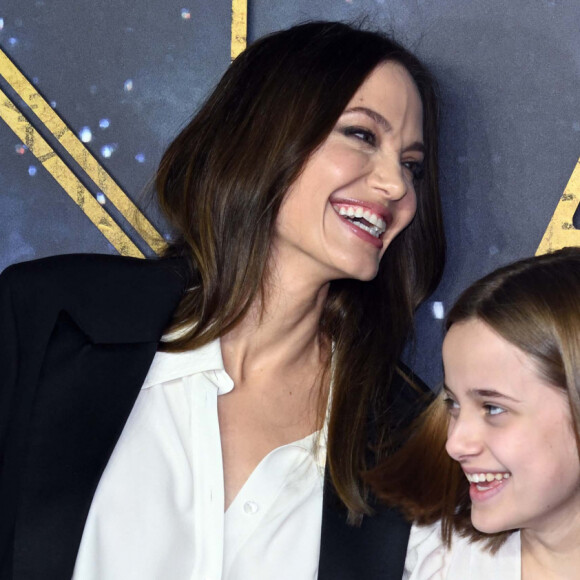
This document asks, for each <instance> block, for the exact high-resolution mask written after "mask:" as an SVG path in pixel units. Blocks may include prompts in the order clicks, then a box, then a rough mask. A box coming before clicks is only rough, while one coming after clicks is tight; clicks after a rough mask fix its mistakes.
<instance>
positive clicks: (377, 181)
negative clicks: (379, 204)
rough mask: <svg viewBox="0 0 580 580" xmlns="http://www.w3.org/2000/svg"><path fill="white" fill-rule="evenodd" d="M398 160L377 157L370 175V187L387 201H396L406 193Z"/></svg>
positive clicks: (405, 185) (403, 176)
mask: <svg viewBox="0 0 580 580" xmlns="http://www.w3.org/2000/svg"><path fill="white" fill-rule="evenodd" d="M403 171H404V170H403V167H402V166H401V164H400V162H399V160H398V159H393V158H391V157H390V156H388V155H385V154H384V155H381V156H380V157H377V159H375V162H374V167H373V171H372V172H371V175H370V185H371V187H373V189H376V190H379V191H380V192H381V194H382V195H384V196H385V197H386V198H387V199H390V200H393V201H397V200H399V199H401V198H403V197H404V196H405V194H406V193H407V188H408V184H407V181H406V179H405V174H404V172H403Z"/></svg>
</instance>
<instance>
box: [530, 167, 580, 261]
mask: <svg viewBox="0 0 580 580" xmlns="http://www.w3.org/2000/svg"><path fill="white" fill-rule="evenodd" d="M578 206H580V159H578V163H576V168H575V169H574V171H573V172H572V175H571V176H570V180H569V181H568V185H566V189H565V190H564V193H563V194H562V197H561V198H560V201H559V202H558V205H557V206H556V210H555V211H554V215H553V216H552V219H551V220H550V223H549V224H548V227H547V228H546V232H545V233H544V237H543V238H542V241H541V242H540V245H539V246H538V249H537V250H536V256H539V255H541V254H547V253H549V252H554V251H556V250H559V249H561V248H566V247H569V246H580V230H577V229H576V228H575V227H574V224H573V223H572V220H573V219H574V213H575V212H576V210H577V209H578Z"/></svg>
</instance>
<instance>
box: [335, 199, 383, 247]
mask: <svg viewBox="0 0 580 580" xmlns="http://www.w3.org/2000/svg"><path fill="white" fill-rule="evenodd" d="M333 207H334V210H335V211H336V212H337V213H338V214H339V215H340V216H341V217H343V218H344V219H346V220H347V221H349V222H350V223H351V224H353V225H354V226H356V227H357V228H360V229H361V230H363V231H365V232H367V233H369V234H370V235H371V236H373V237H374V238H377V239H378V238H380V237H381V236H382V235H383V234H384V233H385V231H386V230H387V222H386V221H385V220H384V219H383V218H382V217H381V216H380V215H378V214H376V213H374V212H372V211H370V210H369V209H363V208H362V207H360V206H353V205H339V206H334V205H333Z"/></svg>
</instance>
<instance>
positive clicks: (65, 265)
mask: <svg viewBox="0 0 580 580" xmlns="http://www.w3.org/2000/svg"><path fill="white" fill-rule="evenodd" d="M181 269H182V268H181V261H180V260H175V259H170V260H164V259H155V260H143V259H140V258H130V257H126V256H115V255H109V254H63V255H59V256H50V257H46V258H39V259H36V260H30V261H28V262H19V263H16V264H12V265H10V266H8V267H7V268H6V269H5V270H4V272H2V274H1V276H2V278H3V279H9V280H10V281H11V282H15V283H18V282H20V281H22V282H36V281H43V282H50V281H53V280H54V281H57V282H62V281H63V280H64V281H67V282H69V283H70V282H72V281H74V280H77V279H78V280H80V281H88V276H89V275H92V276H98V275H105V274H106V275H108V276H110V275H115V274H116V275H120V276H123V275H131V274H135V273H140V272H143V273H145V274H153V273H155V272H164V271H165V272H169V271H174V272H176V273H177V272H179V271H180V270H181ZM95 281H96V280H95V279H94V278H93V279H92V280H91V283H93V284H94V283H95Z"/></svg>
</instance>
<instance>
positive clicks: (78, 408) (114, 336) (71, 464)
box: [13, 262, 183, 580]
mask: <svg viewBox="0 0 580 580" xmlns="http://www.w3.org/2000/svg"><path fill="white" fill-rule="evenodd" d="M142 264H143V266H140V265H139V266H136V267H137V268H138V272H141V273H140V275H138V276H134V275H133V276H131V277H130V278H131V279H132V283H131V284H130V285H127V284H123V283H122V284H120V285H119V284H118V283H117V282H119V279H121V278H123V276H124V275H125V273H122V274H120V275H118V276H115V272H114V271H113V272H112V273H111V268H107V270H106V272H105V273H106V275H107V276H108V278H107V280H106V282H105V283H104V284H103V283H100V284H94V283H93V288H92V289H91V288H82V289H81V290H85V294H84V295H83V296H82V301H81V300H80V298H79V296H78V294H77V293H75V295H74V296H72V297H70V296H69V297H66V296H65V297H64V299H63V300H62V301H61V305H60V309H59V310H60V311H59V313H58V315H57V316H55V318H56V323H54V328H53V329H52V333H51V336H50V339H49V341H48V346H47V347H46V349H45V351H44V352H43V353H42V356H43V358H42V364H41V370H40V375H39V377H38V380H37V381H35V385H34V386H31V385H26V388H27V389H28V390H30V391H34V397H33V402H32V403H31V406H30V419H29V428H28V441H27V448H26V451H25V453H24V457H23V460H22V468H21V476H20V478H19V479H20V502H19V505H18V511H17V519H16V526H15V536H14V558H13V577H14V579H15V580H20V579H26V580H36V579H38V580H41V579H42V580H62V579H63V578H70V577H71V576H72V573H73V569H74V564H75V561H76V554H77V551H78V547H79V544H80V540H81V537H82V532H83V528H84V524H85V520H86V517H87V515H88V511H89V508H90V505H91V501H92V498H93V495H94V492H95V490H96V487H97V485H98V482H99V480H100V477H101V475H102V472H103V470H104V468H105V466H106V464H107V462H108V460H109V457H110V455H111V453H112V451H113V448H114V447H115V444H116V442H117V440H118V438H119V435H120V434H121V431H122V429H123V427H124V425H125V422H126V420H127V418H128V416H129V413H130V412H131V409H132V407H133V404H134V402H135V399H136V397H137V395H138V393H139V391H140V388H141V386H142V384H143V380H144V379H145V376H146V375H147V371H148V369H149V367H150V365H151V361H152V359H153V356H154V355H155V352H156V350H157V346H158V341H159V339H160V336H161V333H162V330H163V329H164V328H165V327H166V326H167V324H168V322H169V320H170V318H171V315H172V313H173V311H174V310H175V308H176V306H177V303H178V301H179V298H180V296H181V295H182V292H183V287H182V284H181V282H179V281H178V280H177V279H176V278H175V277H174V276H173V277H172V276H168V275H167V271H165V272H163V268H164V266H161V267H160V266H159V265H157V266H156V265H155V263H150V264H146V263H145V262H142ZM114 269H115V268H112V270H114ZM121 269H123V268H121ZM90 273H91V274H94V272H90ZM61 274H64V273H61ZM84 274H85V275H87V272H85V273H84ZM111 277H112V279H113V280H115V282H116V283H113V284H111ZM87 278H88V280H92V279H94V276H87ZM63 279H65V280H66V279H67V278H66V277H65V278H63ZM69 280H70V277H69ZM61 286H62V282H61ZM95 286H96V287H95ZM106 287H109V288H113V289H114V294H113V293H112V292H111V291H110V290H109V291H108V292H107V291H106V290H107V288H106ZM77 290H79V289H78V288H77ZM81 302H84V303H85V307H84V308H82V304H81ZM87 305H90V307H88V306H87ZM107 305H109V307H108V308H107V307H106V306H107ZM52 307H53V308H54V303H53V304H52Z"/></svg>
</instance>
